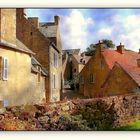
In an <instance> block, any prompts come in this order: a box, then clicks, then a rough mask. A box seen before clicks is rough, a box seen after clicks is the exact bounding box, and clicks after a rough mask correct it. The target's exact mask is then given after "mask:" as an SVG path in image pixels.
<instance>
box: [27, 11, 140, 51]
mask: <svg viewBox="0 0 140 140" xmlns="http://www.w3.org/2000/svg"><path fill="white" fill-rule="evenodd" d="M25 12H26V14H27V16H28V17H39V21H40V22H51V21H52V22H53V21H54V16H55V15H58V16H59V17H60V33H61V40H62V48H63V49H74V48H80V49H81V50H82V51H85V50H86V48H87V47H88V46H89V45H90V44H95V43H97V42H98V41H99V40H102V39H109V40H112V41H113V42H114V44H115V45H116V46H117V45H119V44H120V42H121V43H122V44H123V45H125V48H127V49H131V50H134V51H138V50H139V49H140V9H26V10H25Z"/></svg>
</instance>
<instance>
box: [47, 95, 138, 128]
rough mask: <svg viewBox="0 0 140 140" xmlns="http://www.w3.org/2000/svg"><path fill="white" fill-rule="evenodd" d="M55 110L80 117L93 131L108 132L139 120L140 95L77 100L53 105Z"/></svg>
mask: <svg viewBox="0 0 140 140" xmlns="http://www.w3.org/2000/svg"><path fill="white" fill-rule="evenodd" d="M52 106H55V109H56V110H62V111H65V112H67V113H69V114H71V115H81V116H82V119H83V120H86V121H87V122H88V123H89V127H90V128H93V129H95V130H109V129H112V128H116V127H120V126H124V125H126V124H128V123H130V122H133V121H136V120H138V119H140V95H125V96H112V97H105V98H93V99H79V100H71V101H67V102H63V103H55V104H52V105H49V106H48V108H49V107H52Z"/></svg>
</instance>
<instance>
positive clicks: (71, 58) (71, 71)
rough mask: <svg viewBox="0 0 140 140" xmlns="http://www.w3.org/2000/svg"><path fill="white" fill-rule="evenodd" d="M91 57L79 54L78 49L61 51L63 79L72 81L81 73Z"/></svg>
mask: <svg viewBox="0 0 140 140" xmlns="http://www.w3.org/2000/svg"><path fill="white" fill-rule="evenodd" d="M90 58H91V57H90V56H85V55H84V54H80V49H69V50H63V79H64V83H65V81H68V80H72V79H73V78H74V77H75V76H78V74H79V73H80V72H81V70H82V69H83V67H84V66H85V65H86V63H87V62H88V61H89V59H90Z"/></svg>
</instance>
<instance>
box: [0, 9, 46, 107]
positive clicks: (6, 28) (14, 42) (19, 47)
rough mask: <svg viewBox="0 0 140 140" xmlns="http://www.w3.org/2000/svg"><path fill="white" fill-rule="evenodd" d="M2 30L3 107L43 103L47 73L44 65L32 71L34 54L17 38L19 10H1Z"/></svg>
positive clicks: (0, 82) (0, 84) (0, 94)
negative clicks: (17, 12) (17, 13)
mask: <svg viewBox="0 0 140 140" xmlns="http://www.w3.org/2000/svg"><path fill="white" fill-rule="evenodd" d="M0 30H1V32H0V100H1V101H2V102H3V105H4V106H16V105H23V104H36V103H43V101H44V98H45V78H46V76H47V74H46V72H45V71H44V70H43V68H42V66H41V65H40V67H39V69H38V70H40V71H37V69H36V68H35V69H34V70H36V73H34V72H33V71H32V66H33V64H32V61H31V60H32V56H33V55H34V53H33V52H32V51H31V50H30V49H28V48H27V47H26V46H25V45H24V44H23V43H22V42H20V41H19V40H18V39H17V37H16V9H0ZM38 75H40V81H38Z"/></svg>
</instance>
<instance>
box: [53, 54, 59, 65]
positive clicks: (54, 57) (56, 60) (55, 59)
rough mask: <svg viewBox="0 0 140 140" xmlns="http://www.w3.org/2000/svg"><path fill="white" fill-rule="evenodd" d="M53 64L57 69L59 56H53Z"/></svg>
mask: <svg viewBox="0 0 140 140" xmlns="http://www.w3.org/2000/svg"><path fill="white" fill-rule="evenodd" d="M53 64H54V66H55V67H57V65H58V59H57V54H55V53H54V54H53Z"/></svg>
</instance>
